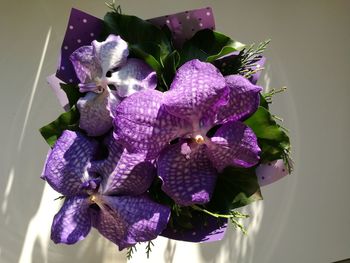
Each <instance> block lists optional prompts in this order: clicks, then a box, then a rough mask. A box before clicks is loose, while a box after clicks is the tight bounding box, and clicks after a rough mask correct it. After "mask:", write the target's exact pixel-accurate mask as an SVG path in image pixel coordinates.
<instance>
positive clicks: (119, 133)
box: [114, 60, 261, 205]
mask: <svg viewBox="0 0 350 263" xmlns="http://www.w3.org/2000/svg"><path fill="white" fill-rule="evenodd" d="M260 91H261V88H260V87H259V86H256V85H254V84H252V83H251V82H250V81H249V80H247V79H246V78H244V77H242V76H239V75H230V76H227V77H223V76H222V74H221V73H220V72H219V70H218V69H217V68H216V67H214V66H213V65H212V64H210V63H204V62H200V61H199V60H191V61H189V62H187V63H186V64H184V65H183V66H181V67H180V68H179V70H178V71H177V73H176V76H175V78H174V80H173V82H172V85H171V87H170V90H169V91H167V92H165V93H161V92H159V91H157V90H145V91H141V92H138V93H136V94H133V95H131V96H130V97H128V98H127V99H125V100H124V101H123V102H122V103H121V104H119V106H118V107H117V108H116V112H115V116H116V117H115V119H114V126H115V129H114V136H115V138H116V139H119V140H120V142H121V143H122V144H123V145H125V147H126V148H127V149H128V150H129V151H131V152H138V153H145V154H146V155H147V158H149V159H156V158H157V165H158V175H159V176H160V178H161V179H162V181H163V185H162V189H163V191H164V192H165V193H167V194H168V195H169V196H170V197H171V198H172V199H173V200H174V201H175V202H176V203H178V204H180V205H192V204H204V203H206V202H208V201H209V200H210V198H211V194H212V192H213V189H214V186H215V182H216V178H217V175H218V172H220V171H222V170H223V169H224V168H225V167H227V166H238V167H252V166H254V165H256V164H257V163H258V162H259V153H260V148H259V146H258V144H257V138H256V136H255V134H254V132H253V131H252V130H251V129H250V128H249V127H248V126H246V125H245V124H244V123H242V122H241V121H242V120H244V119H246V118H248V117H249V116H250V115H251V114H253V113H254V112H255V111H256V110H257V108H258V105H259V100H260V99H259V92H260ZM213 128H217V130H216V131H215V132H214V135H213V136H208V135H207V134H208V131H213ZM174 139H179V140H178V142H176V143H172V144H170V142H171V141H172V140H174ZM173 142H174V141H173Z"/></svg>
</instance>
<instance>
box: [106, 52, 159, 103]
mask: <svg viewBox="0 0 350 263" xmlns="http://www.w3.org/2000/svg"><path fill="white" fill-rule="evenodd" d="M108 83H110V84H113V85H114V86H115V87H116V89H117V94H118V96H119V97H122V98H124V97H127V96H130V95H131V94H133V93H135V92H137V91H140V90H143V89H155V88H156V86H157V74H156V72H155V71H153V69H152V68H151V67H150V66H148V64H146V63H145V62H143V61H142V60H140V59H135V58H129V59H128V60H127V62H126V64H125V65H123V67H121V68H120V69H119V70H118V71H116V72H114V73H112V76H111V77H110V78H109V79H108Z"/></svg>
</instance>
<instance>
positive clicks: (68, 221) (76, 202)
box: [51, 196, 91, 244]
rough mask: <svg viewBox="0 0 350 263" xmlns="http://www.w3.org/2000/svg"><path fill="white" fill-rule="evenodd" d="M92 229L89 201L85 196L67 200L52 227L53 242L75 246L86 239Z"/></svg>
mask: <svg viewBox="0 0 350 263" xmlns="http://www.w3.org/2000/svg"><path fill="white" fill-rule="evenodd" d="M90 229H91V216H90V213H89V201H88V199H87V198H86V197H84V196H76V197H69V198H66V200H65V201H64V204H63V206H62V208H61V210H60V211H59V212H58V213H57V214H56V215H55V217H54V219H53V222H52V227H51V239H52V241H53V242H55V243H56V244H57V243H64V244H74V243H76V242H78V241H80V240H82V239H84V238H85V237H86V236H87V234H89V232H90Z"/></svg>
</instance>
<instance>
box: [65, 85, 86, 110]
mask: <svg viewBox="0 0 350 263" xmlns="http://www.w3.org/2000/svg"><path fill="white" fill-rule="evenodd" d="M60 86H61V89H62V90H63V91H64V92H65V93H66V95H67V98H68V102H69V106H70V107H73V106H74V105H75V104H76V103H77V101H78V100H79V99H80V98H81V97H83V96H84V94H83V93H81V92H79V87H78V86H77V85H75V84H65V83H60Z"/></svg>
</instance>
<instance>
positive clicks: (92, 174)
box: [40, 4, 291, 256]
mask: <svg viewBox="0 0 350 263" xmlns="http://www.w3.org/2000/svg"><path fill="white" fill-rule="evenodd" d="M109 7H110V8H111V11H110V12H108V13H107V14H106V16H105V17H104V20H100V19H98V18H96V17H93V16H91V15H89V14H86V13H84V12H81V11H79V10H76V9H72V13H71V16H70V20H69V23H68V27H67V31H66V35H65V38H64V41H63V44H62V49H61V54H60V62H59V67H58V70H57V72H56V74H55V75H54V76H51V77H49V78H48V80H49V83H50V85H51V87H52V88H53V89H54V91H55V93H56V94H57V96H58V98H59V100H60V102H61V104H62V106H63V107H64V109H65V110H66V111H65V113H63V114H62V115H61V116H59V117H58V119H56V120H55V121H53V122H52V123H50V124H48V125H46V126H44V127H43V128H41V130H40V132H41V134H42V135H43V137H44V138H45V140H46V141H47V142H48V144H49V145H50V146H51V150H50V152H49V154H48V157H47V160H46V163H45V167H44V172H43V175H42V179H44V180H45V181H47V183H48V184H49V185H50V186H51V187H52V188H53V189H55V190H56V191H57V192H59V193H60V194H61V198H60V199H64V202H63V205H62V208H61V209H60V211H59V212H58V213H57V214H56V216H55V217H54V219H53V224H52V230H51V239H52V240H53V241H54V242H55V243H65V244H74V243H76V242H77V241H79V240H82V239H84V238H85V237H86V236H87V235H88V233H89V232H90V229H91V227H95V228H96V229H97V230H98V231H99V232H100V233H101V234H102V235H103V236H104V237H106V238H107V239H109V240H110V241H112V242H113V243H115V244H116V245H117V246H118V247H119V249H120V250H122V249H124V248H127V249H128V250H129V251H128V255H129V256H130V255H131V253H132V251H133V247H134V246H135V244H137V243H138V242H150V243H149V245H148V246H147V248H148V249H149V250H150V244H151V240H152V239H154V238H156V237H157V236H158V235H162V236H165V237H168V238H172V239H177V240H184V241H190V242H207V241H215V240H220V239H221V238H222V237H223V235H224V233H225V230H226V228H227V221H228V220H230V221H231V222H232V223H233V225H234V226H235V227H239V228H241V229H242V230H243V231H244V227H243V225H241V223H240V222H239V221H238V220H237V219H238V218H243V217H246V215H244V214H242V213H240V212H238V211H237V210H236V209H237V208H239V207H242V206H245V205H248V204H249V203H251V202H253V201H256V200H259V199H261V194H260V188H259V187H260V186H262V185H265V184H268V183H271V182H273V181H275V180H277V179H279V178H280V177H282V176H284V175H286V174H288V173H289V172H290V169H291V167H290V157H289V152H290V143H289V138H288V136H287V134H286V132H285V130H284V129H283V128H282V127H281V126H280V125H279V124H278V123H277V122H276V120H275V118H274V117H273V115H271V114H270V112H269V104H270V103H271V102H272V100H271V97H272V95H274V93H276V91H272V92H269V93H262V88H261V87H260V86H258V85H257V84H256V83H257V80H258V78H259V75H260V72H261V70H262V69H263V65H264V62H265V58H264V57H263V56H262V52H263V51H264V49H265V47H266V46H267V43H268V41H266V42H262V43H260V44H258V45H251V46H248V47H247V46H245V45H243V44H241V43H239V42H237V41H234V40H232V39H231V38H230V37H228V36H225V35H224V34H222V33H219V32H217V31H214V18H213V13H212V10H211V8H204V9H199V10H192V11H186V12H182V13H178V14H175V15H169V16H164V17H158V18H154V19H150V20H142V19H140V18H138V17H136V16H129V15H124V14H122V12H121V9H120V7H119V6H118V7H116V6H115V5H114V4H111V5H109ZM148 252H149V251H148Z"/></svg>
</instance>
